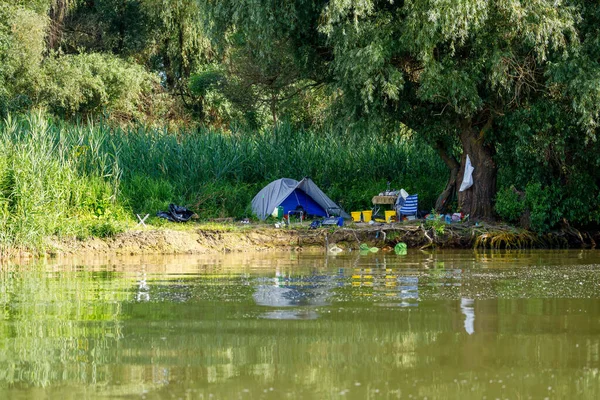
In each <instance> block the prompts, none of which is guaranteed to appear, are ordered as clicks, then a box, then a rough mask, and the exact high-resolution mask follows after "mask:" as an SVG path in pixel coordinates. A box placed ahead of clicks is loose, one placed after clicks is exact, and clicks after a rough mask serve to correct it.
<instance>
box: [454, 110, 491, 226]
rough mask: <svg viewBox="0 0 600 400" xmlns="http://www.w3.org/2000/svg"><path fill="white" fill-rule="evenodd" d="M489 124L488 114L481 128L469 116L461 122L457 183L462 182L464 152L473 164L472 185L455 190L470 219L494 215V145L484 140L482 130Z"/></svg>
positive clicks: (463, 210) (460, 204) (461, 209)
mask: <svg viewBox="0 0 600 400" xmlns="http://www.w3.org/2000/svg"><path fill="white" fill-rule="evenodd" d="M491 127H492V119H491V118H490V119H489V120H488V122H487V123H486V125H485V126H484V127H483V129H482V130H481V131H480V132H478V131H477V129H476V128H475V127H473V126H472V124H471V121H470V120H465V121H463V123H462V124H461V127H460V128H461V133H460V141H461V144H462V149H463V154H462V157H461V162H460V170H459V172H458V182H457V184H458V187H459V188H460V185H461V184H462V181H463V177H464V171H465V166H466V161H467V155H468V156H469V158H470V159H471V165H472V166H473V168H474V170H473V186H471V187H470V188H469V189H467V190H465V191H463V192H460V191H459V192H458V206H459V208H460V211H461V212H462V213H463V214H465V215H467V214H468V215H470V217H471V218H472V219H484V220H492V219H493V218H494V198H495V197H496V174H497V167H496V164H495V163H494V159H493V156H494V153H495V152H494V148H493V146H492V145H489V144H485V143H484V134H485V132H486V131H487V130H489V129H490V128H491Z"/></svg>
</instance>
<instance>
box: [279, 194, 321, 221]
mask: <svg viewBox="0 0 600 400" xmlns="http://www.w3.org/2000/svg"><path fill="white" fill-rule="evenodd" d="M280 206H282V207H283V213H284V214H287V213H288V212H289V211H294V210H296V209H297V208H298V206H302V208H303V210H304V213H305V214H307V215H314V216H318V217H326V216H327V213H326V212H325V210H324V209H323V207H321V206H320V205H319V204H318V203H317V202H316V201H314V200H313V199H312V197H310V196H309V195H307V194H306V193H305V192H304V191H303V190H301V189H294V191H292V193H290V194H289V196H288V197H286V198H285V200H283V201H282V202H281V204H280Z"/></svg>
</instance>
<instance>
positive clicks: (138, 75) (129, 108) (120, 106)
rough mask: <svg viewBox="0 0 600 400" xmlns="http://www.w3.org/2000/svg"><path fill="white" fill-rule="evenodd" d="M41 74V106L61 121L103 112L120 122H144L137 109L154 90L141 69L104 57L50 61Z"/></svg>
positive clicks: (149, 77)
mask: <svg viewBox="0 0 600 400" xmlns="http://www.w3.org/2000/svg"><path fill="white" fill-rule="evenodd" d="M44 72H45V74H46V75H47V77H48V78H47V81H46V82H45V85H44V86H43V89H42V96H43V98H44V100H45V101H44V102H45V103H46V104H47V105H48V107H49V109H50V111H52V112H53V113H55V114H57V115H60V116H64V117H72V116H74V115H90V114H100V113H103V112H106V113H108V114H109V115H110V114H112V115H114V116H116V118H117V119H120V120H144V115H143V113H142V112H140V109H143V105H144V102H145V100H146V98H149V97H152V96H156V93H154V90H155V88H156V87H157V86H158V77H157V76H155V75H153V74H150V73H148V72H146V71H145V69H144V68H143V67H142V66H140V65H138V64H135V63H129V62H126V61H123V60H121V59H119V58H117V57H115V56H111V55H108V54H79V55H72V56H71V55H65V56H60V57H50V58H48V59H47V60H46V61H45V62H44ZM157 98H158V96H157Z"/></svg>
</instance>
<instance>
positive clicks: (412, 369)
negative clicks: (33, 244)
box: [0, 252, 600, 400]
mask: <svg viewBox="0 0 600 400" xmlns="http://www.w3.org/2000/svg"><path fill="white" fill-rule="evenodd" d="M561 257H562V258H564V265H561V264H560V263H559V260H560V259H561ZM577 260H578V261H577ZM128 262H129V261H125V262H123V263H122V264H119V263H117V262H112V261H111V262H107V263H105V264H100V263H98V264H96V265H91V266H87V265H84V264H76V265H70V264H69V265H62V266H61V265H57V264H41V265H32V266H28V267H23V266H7V267H3V268H2V269H1V270H0V398H15V399H16V398H27V399H29V398H32V399H36V398H40V399H41V398H61V397H62V398H65V400H67V399H75V398H90V399H95V398H142V397H145V398H146V399H148V400H150V399H164V398H200V399H201V398H204V399H207V398H212V399H238V398H242V399H245V398H264V399H281V398H292V399H294V398H307V399H313V398H314V399H321V398H329V399H338V398H344V399H348V398H350V399H366V398H371V399H375V398H382V399H396V398H399V397H400V398H411V396H412V398H420V399H423V398H425V397H428V398H464V399H470V398H478V399H481V398H483V397H484V396H486V397H487V398H502V399H505V398H519V397H520V398H528V397H532V398H545V397H548V398H574V397H576V398H578V399H596V398H600V379H599V378H600V374H599V372H598V371H600V350H599V349H600V301H599V300H600V285H598V282H600V269H599V268H598V267H597V263H598V262H600V257H599V256H598V255H597V254H596V253H594V252H584V253H580V252H576V253H570V252H567V253H553V252H537V253H536V252H533V253H523V254H521V253H519V254H514V253H511V254H508V253H506V254H499V255H497V254H492V253H490V254H486V255H480V254H477V253H475V254H474V253H472V252H432V253H427V254H424V253H418V252H409V254H408V255H406V256H402V257H397V256H395V255H393V254H391V255H388V254H381V253H380V254H374V255H367V256H358V257H357V256H356V255H355V254H351V255H347V254H338V255H337V256H336V257H327V258H325V257H324V256H323V255H321V254H316V255H311V254H289V253H286V254H281V255H276V256H274V255H264V254H248V255H234V256H206V257H182V258H165V259H156V260H148V259H137V260H136V261H135V262H130V264H128ZM577 262H579V264H577ZM524 266H527V267H526V268H525V267H524ZM465 332H466V334H465ZM475 332H476V333H477V334H476V335H475Z"/></svg>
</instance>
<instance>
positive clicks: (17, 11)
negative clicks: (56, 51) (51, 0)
mask: <svg viewBox="0 0 600 400" xmlns="http://www.w3.org/2000/svg"><path fill="white" fill-rule="evenodd" d="M46 26H47V18H46V16H45V15H43V14H38V13H37V12H36V11H34V10H31V9H27V8H24V7H21V6H19V5H12V4H9V3H8V2H4V1H3V2H0V114H1V115H6V113H7V112H10V111H14V110H22V109H25V108H28V107H31V106H32V105H35V103H36V99H37V92H38V80H39V74H40V72H39V68H40V62H41V60H42V56H43V53H44V50H45V46H44V38H45V35H46Z"/></svg>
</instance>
